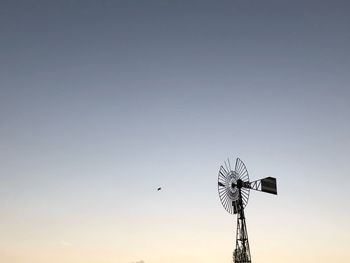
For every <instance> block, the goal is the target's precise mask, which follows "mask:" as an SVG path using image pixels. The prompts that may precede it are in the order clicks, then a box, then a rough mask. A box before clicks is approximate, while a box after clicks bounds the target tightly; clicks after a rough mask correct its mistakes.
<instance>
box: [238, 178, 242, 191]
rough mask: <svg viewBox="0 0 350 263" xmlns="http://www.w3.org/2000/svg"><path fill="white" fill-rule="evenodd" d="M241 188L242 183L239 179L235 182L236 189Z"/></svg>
mask: <svg viewBox="0 0 350 263" xmlns="http://www.w3.org/2000/svg"><path fill="white" fill-rule="evenodd" d="M242 186H243V181H242V180H241V179H238V180H237V187H238V189H241V188H242Z"/></svg>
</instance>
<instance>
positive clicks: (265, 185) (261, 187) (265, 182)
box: [246, 177, 277, 195]
mask: <svg viewBox="0 0 350 263" xmlns="http://www.w3.org/2000/svg"><path fill="white" fill-rule="evenodd" d="M246 186H248V187H249V188H250V189H253V190H256V191H261V192H264V193H269V194H274V195H277V181H276V178H274V177H266V178H264V179H260V180H257V181H254V182H250V183H249V184H246Z"/></svg>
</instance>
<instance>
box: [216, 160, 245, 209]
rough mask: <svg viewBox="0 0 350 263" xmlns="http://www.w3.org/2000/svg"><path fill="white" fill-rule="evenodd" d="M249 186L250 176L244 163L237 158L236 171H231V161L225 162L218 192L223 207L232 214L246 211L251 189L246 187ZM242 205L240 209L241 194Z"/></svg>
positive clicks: (219, 177)
mask: <svg viewBox="0 0 350 263" xmlns="http://www.w3.org/2000/svg"><path fill="white" fill-rule="evenodd" d="M247 184H249V174H248V171H247V168H246V167H245V165H244V163H243V162H242V161H241V160H240V159H239V158H237V159H236V164H235V169H234V170H232V169H231V164H230V160H227V162H224V166H223V165H222V166H221V167H220V170H219V175H218V191H219V197H220V201H221V203H222V205H223V207H224V208H225V209H226V211H227V212H229V213H230V214H237V213H238V211H239V209H240V208H242V209H244V208H245V207H246V205H247V204H248V199H249V192H250V190H249V188H246V187H244V186H245V185H247ZM239 193H241V204H242V207H240V194H239Z"/></svg>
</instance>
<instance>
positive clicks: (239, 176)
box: [218, 158, 277, 263]
mask: <svg viewBox="0 0 350 263" xmlns="http://www.w3.org/2000/svg"><path fill="white" fill-rule="evenodd" d="M224 164H225V167H224V166H221V167H220V170H219V176H218V191H219V197H220V200H221V203H222V205H223V207H224V208H225V209H226V211H227V212H229V213H230V214H237V231H236V248H235V250H234V252H233V262H234V263H251V262H252V260H251V256H250V249H249V242H248V233H247V225H246V222H245V215H244V208H245V207H246V206H247V203H248V199H249V193H250V190H251V189H252V190H257V191H261V192H265V193H270V194H275V195H277V185H276V178H273V177H266V178H264V179H260V180H256V181H252V182H250V181H249V174H248V171H247V168H246V167H245V165H244V163H243V162H242V161H241V160H240V159H239V158H237V159H236V164H235V167H234V170H232V169H231V164H230V160H227V163H226V162H224Z"/></svg>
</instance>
